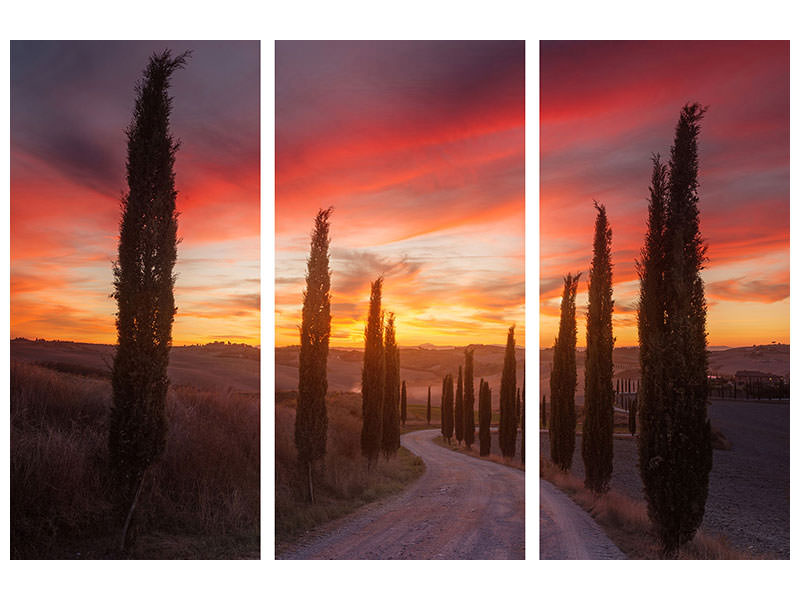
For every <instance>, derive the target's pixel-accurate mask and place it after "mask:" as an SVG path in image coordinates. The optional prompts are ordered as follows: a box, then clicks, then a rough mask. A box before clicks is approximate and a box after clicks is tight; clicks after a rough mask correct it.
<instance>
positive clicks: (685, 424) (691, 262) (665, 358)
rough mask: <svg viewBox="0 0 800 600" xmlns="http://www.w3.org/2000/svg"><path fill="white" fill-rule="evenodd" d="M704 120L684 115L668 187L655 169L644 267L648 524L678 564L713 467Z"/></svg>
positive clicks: (686, 110)
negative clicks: (700, 150)
mask: <svg viewBox="0 0 800 600" xmlns="http://www.w3.org/2000/svg"><path fill="white" fill-rule="evenodd" d="M704 113H705V108H703V107H701V106H700V105H699V104H687V105H685V106H684V107H683V108H682V110H681V114H680V117H679V119H678V124H677V125H676V127H675V139H674V142H673V146H672V148H671V150H670V161H669V176H668V177H666V174H665V170H664V168H663V166H661V165H660V162H659V161H658V158H657V157H656V158H655V159H654V169H653V171H654V173H653V178H652V183H653V185H652V186H651V197H650V206H649V211H648V213H649V214H648V233H647V238H646V239H645V247H644V248H643V250H642V256H641V260H640V261H639V270H640V299H639V314H638V316H639V345H640V353H639V356H640V363H641V370H642V383H641V386H640V396H641V406H640V416H641V419H640V421H641V422H640V429H641V431H640V435H639V464H640V471H641V475H642V480H643V482H644V489H645V496H646V497H647V504H648V514H649V515H650V518H651V520H652V521H653V523H654V526H655V530H656V534H657V536H658V538H659V540H660V542H661V548H662V553H663V555H664V556H666V557H670V558H671V557H675V556H676V555H677V552H678V549H679V548H680V546H681V545H682V544H684V543H686V542H687V541H689V540H691V539H692V537H694V534H695V531H696V530H697V528H698V527H699V525H700V523H701V521H702V519H703V514H704V512H705V503H706V497H707V495H708V477H709V472H710V471H711V462H712V447H711V425H710V423H709V421H708V415H707V412H706V399H707V396H708V355H707V349H706V343H707V342H706V330H705V326H706V301H705V292H704V289H703V281H702V279H701V277H700V271H701V269H702V268H703V264H704V262H705V260H706V257H705V252H706V247H705V244H704V242H703V239H702V237H701V235H700V227H699V211H698V206H697V204H698V200H699V198H698V195H697V187H698V181H697V171H698V157H697V136H698V134H699V133H700V121H701V119H702V118H703V115H704ZM665 192H666V193H665ZM664 198H666V202H664Z"/></svg>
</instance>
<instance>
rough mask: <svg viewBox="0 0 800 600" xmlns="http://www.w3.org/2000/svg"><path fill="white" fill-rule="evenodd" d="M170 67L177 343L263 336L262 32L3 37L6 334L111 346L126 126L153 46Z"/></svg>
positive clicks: (255, 340) (257, 340)
mask: <svg viewBox="0 0 800 600" xmlns="http://www.w3.org/2000/svg"><path fill="white" fill-rule="evenodd" d="M165 48H169V49H171V50H172V51H173V55H175V54H179V53H180V52H183V51H184V50H187V49H190V50H192V52H193V54H192V56H191V58H190V60H189V62H188V64H187V66H186V68H185V69H183V70H179V71H177V72H176V73H175V74H174V75H173V77H172V85H171V88H170V95H171V96H172V97H173V99H174V101H173V109H172V115H171V128H172V134H173V136H174V137H175V138H176V139H178V140H180V143H181V146H180V148H179V150H178V152H177V155H176V160H175V172H176V188H177V190H178V198H177V208H178V211H179V213H180V215H179V217H178V236H179V238H180V239H181V242H180V243H179V245H178V260H177V263H176V267H175V273H176V274H177V281H176V284H175V302H176V306H177V308H178V312H177V314H176V317H175V323H174V326H173V342H174V343H175V344H177V345H181V344H192V343H205V342H211V341H216V340H226V341H232V342H245V343H249V344H259V343H260V313H259V307H260V276H259V255H260V249H259V239H260V238H259V221H260V204H259V203H260V158H259V151H260V146H259V130H260V123H259V110H260V103H259V90H260V87H259V77H260V72H259V44H258V42H241V41H237V42H189V41H185V42H156V41H148V42H75V41H70V42H12V44H11V336H12V338H13V337H28V338H35V337H39V338H45V339H62V340H73V341H81V342H98V343H114V342H115V341H116V330H115V325H114V318H115V317H114V314H115V312H116V302H115V301H114V300H113V299H112V298H110V296H109V295H110V293H111V292H112V288H113V273H112V262H113V261H114V260H115V258H116V253H117V243H118V235H119V221H120V216H121V208H120V200H121V198H122V196H123V194H124V193H125V192H126V183H125V158H126V144H127V140H126V137H125V128H126V127H127V126H128V124H129V123H130V120H131V114H132V111H133V105H134V100H135V84H136V82H137V81H138V80H139V79H140V77H141V74H142V71H143V70H144V68H145V66H146V65H147V61H148V58H149V57H150V55H152V54H153V53H154V52H157V51H161V50H163V49H165Z"/></svg>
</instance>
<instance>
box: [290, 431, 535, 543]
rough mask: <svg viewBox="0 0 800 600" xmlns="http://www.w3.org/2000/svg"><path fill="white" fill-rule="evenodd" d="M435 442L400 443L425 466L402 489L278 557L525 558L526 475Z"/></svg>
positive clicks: (421, 434) (413, 438)
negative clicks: (403, 489)
mask: <svg viewBox="0 0 800 600" xmlns="http://www.w3.org/2000/svg"><path fill="white" fill-rule="evenodd" d="M438 435H439V432H438V431H437V430H431V429H426V430H423V431H414V432H411V433H407V434H405V435H404V436H402V438H401V443H402V445H403V446H404V447H405V448H407V449H408V450H409V451H411V452H413V453H414V454H416V455H417V456H419V457H420V458H421V459H422V460H423V461H424V462H425V473H424V474H423V475H422V476H421V477H420V478H419V479H418V480H417V481H416V482H414V483H413V484H411V486H410V487H409V488H408V489H407V490H405V491H404V492H402V493H400V494H399V495H397V496H394V497H392V498H390V499H388V500H385V501H382V502H379V503H376V504H371V505H368V506H365V507H363V508H361V509H359V510H358V511H356V512H355V513H353V514H352V515H350V516H348V517H345V518H343V519H340V520H338V521H335V522H333V523H330V524H328V525H326V526H324V527H322V528H321V529H319V530H317V531H315V532H311V533H310V534H308V535H307V536H305V537H304V538H302V539H301V540H300V541H299V542H298V543H297V544H296V545H295V546H294V547H293V548H292V549H290V550H288V551H287V552H284V553H283V554H281V555H279V556H278V557H277V558H279V559H435V558H439V559H524V558H525V473H524V472H523V471H520V470H519V469H514V468H512V467H507V466H505V465H501V464H497V463H494V462H490V461H486V460H478V459H476V458H472V457H469V456H465V455H463V454H460V453H458V452H453V451H452V450H448V449H447V448H443V447H441V446H439V445H437V444H435V443H434V442H433V439H434V438H435V437H436V436H438Z"/></svg>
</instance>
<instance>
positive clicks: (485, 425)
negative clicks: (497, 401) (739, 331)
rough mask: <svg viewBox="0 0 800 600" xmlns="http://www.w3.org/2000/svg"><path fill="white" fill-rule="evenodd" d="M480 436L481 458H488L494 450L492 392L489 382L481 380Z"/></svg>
mask: <svg viewBox="0 0 800 600" xmlns="http://www.w3.org/2000/svg"><path fill="white" fill-rule="evenodd" d="M478 389H479V393H478V435H479V437H480V442H481V451H480V453H481V456H487V455H488V454H489V453H490V452H491V448H492V434H491V430H490V428H491V425H492V392H491V390H490V389H489V384H488V382H486V381H484V380H483V379H481V385H480V387H479V388H478Z"/></svg>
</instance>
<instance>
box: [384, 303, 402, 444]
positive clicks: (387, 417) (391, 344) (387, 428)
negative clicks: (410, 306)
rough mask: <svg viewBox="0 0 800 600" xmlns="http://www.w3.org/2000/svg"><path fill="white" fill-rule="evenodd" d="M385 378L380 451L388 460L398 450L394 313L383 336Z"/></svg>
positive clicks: (398, 427) (396, 359)
mask: <svg viewBox="0 0 800 600" xmlns="http://www.w3.org/2000/svg"><path fill="white" fill-rule="evenodd" d="M383 339H384V343H383V355H384V360H385V369H386V371H385V377H384V388H383V427H382V429H383V431H382V441H381V450H382V451H383V456H384V457H385V458H386V459H387V460H388V459H389V458H391V457H392V456H394V455H395V454H397V451H398V450H399V449H400V414H399V413H400V406H399V405H400V394H398V389H399V387H400V349H399V348H398V347H397V341H396V339H395V327H394V313H389V316H388V318H387V319H386V328H385V329H384V334H383Z"/></svg>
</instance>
